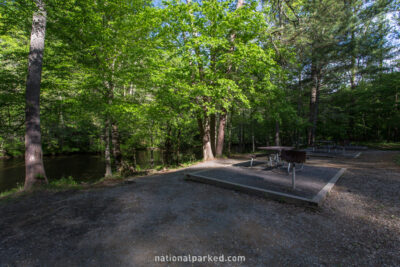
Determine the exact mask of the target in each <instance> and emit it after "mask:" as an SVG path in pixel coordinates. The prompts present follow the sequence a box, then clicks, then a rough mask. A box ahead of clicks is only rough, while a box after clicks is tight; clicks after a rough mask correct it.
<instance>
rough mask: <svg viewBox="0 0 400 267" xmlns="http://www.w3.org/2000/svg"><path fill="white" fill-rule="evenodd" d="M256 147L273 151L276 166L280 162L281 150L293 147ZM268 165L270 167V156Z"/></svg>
mask: <svg viewBox="0 0 400 267" xmlns="http://www.w3.org/2000/svg"><path fill="white" fill-rule="evenodd" d="M258 149H260V150H266V151H271V152H273V153H274V155H275V158H274V161H275V163H276V164H275V165H276V166H278V165H279V164H280V162H281V153H282V151H283V150H293V149H294V147H292V146H262V147H258ZM270 165H271V167H272V158H271V157H270Z"/></svg>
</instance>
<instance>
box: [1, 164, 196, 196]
mask: <svg viewBox="0 0 400 267" xmlns="http://www.w3.org/2000/svg"><path fill="white" fill-rule="evenodd" d="M199 162H201V160H197V161H191V162H186V163H182V164H180V165H171V166H169V167H168V168H167V167H165V166H161V165H159V166H155V167H154V169H148V170H143V171H138V172H136V173H135V174H133V175H129V176H121V175H118V174H116V175H114V176H111V177H102V178H100V179H98V180H96V181H93V182H91V183H87V182H78V181H76V180H75V179H74V178H73V177H71V176H70V177H67V178H61V179H57V180H50V181H49V183H48V184H46V185H43V186H40V187H37V188H35V189H34V190H32V192H36V191H52V192H57V191H66V190H81V189H90V188H95V187H102V186H110V185H116V184H120V183H122V182H124V181H125V180H127V179H130V178H132V177H137V178H138V177H143V176H149V175H153V174H157V173H163V172H166V171H175V170H179V169H182V168H187V167H190V166H192V165H195V164H197V163H199ZM29 193H30V192H25V191H24V186H23V185H21V184H19V185H17V186H16V187H15V188H12V189H10V190H7V191H4V192H0V201H1V200H5V199H12V198H15V197H19V196H23V195H26V194H29Z"/></svg>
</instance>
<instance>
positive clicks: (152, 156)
mask: <svg viewBox="0 0 400 267" xmlns="http://www.w3.org/2000/svg"><path fill="white" fill-rule="evenodd" d="M150 146H151V147H150V167H151V168H152V169H153V168H154V137H153V133H150Z"/></svg>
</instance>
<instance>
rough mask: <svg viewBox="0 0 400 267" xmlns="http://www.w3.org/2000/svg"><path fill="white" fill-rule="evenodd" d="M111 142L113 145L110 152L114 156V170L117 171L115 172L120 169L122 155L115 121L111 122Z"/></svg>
mask: <svg viewBox="0 0 400 267" xmlns="http://www.w3.org/2000/svg"><path fill="white" fill-rule="evenodd" d="M111 140H112V145H113V149H112V151H113V156H114V163H115V168H116V169H117V171H120V170H121V167H122V153H121V145H120V138H119V131H118V126H117V124H116V123H115V121H113V123H112V131H111Z"/></svg>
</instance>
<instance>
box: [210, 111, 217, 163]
mask: <svg viewBox="0 0 400 267" xmlns="http://www.w3.org/2000/svg"><path fill="white" fill-rule="evenodd" d="M215 122H216V116H215V113H214V114H211V115H210V141H211V149H212V152H213V154H214V155H215V139H216V138H215V136H216V134H215V130H216V125H215V124H216V123H215Z"/></svg>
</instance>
